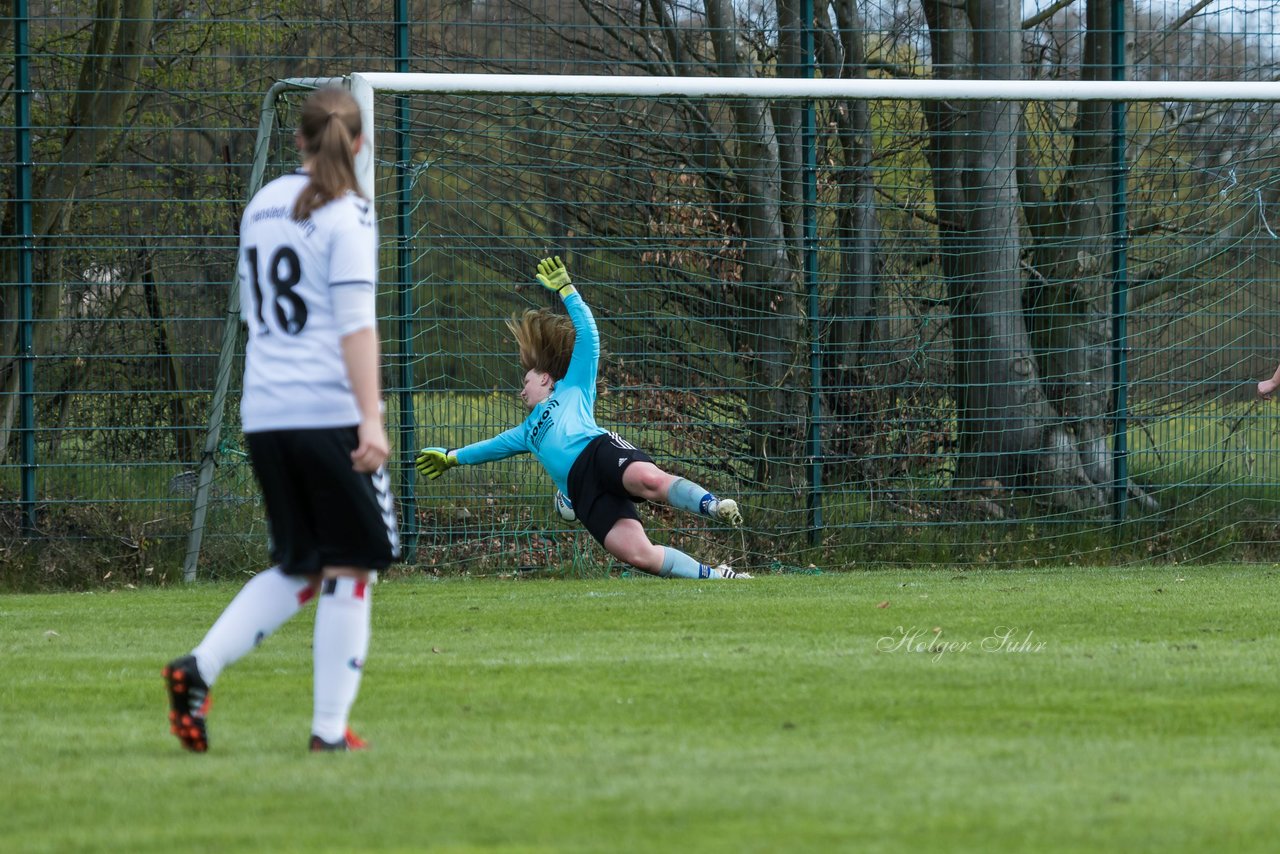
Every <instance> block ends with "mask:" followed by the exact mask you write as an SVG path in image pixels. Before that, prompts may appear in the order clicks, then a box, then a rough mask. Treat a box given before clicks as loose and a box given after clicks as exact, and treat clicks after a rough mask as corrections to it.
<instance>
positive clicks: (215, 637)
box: [164, 88, 400, 753]
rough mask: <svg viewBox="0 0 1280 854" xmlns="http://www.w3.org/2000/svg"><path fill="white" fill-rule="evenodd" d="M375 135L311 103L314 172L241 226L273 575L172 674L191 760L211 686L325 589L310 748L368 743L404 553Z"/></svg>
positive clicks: (253, 446)
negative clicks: (374, 674) (386, 410)
mask: <svg viewBox="0 0 1280 854" xmlns="http://www.w3.org/2000/svg"><path fill="white" fill-rule="evenodd" d="M362 140H363V138H362V137H361V124H360V110H359V107H358V106H357V104H356V102H355V100H354V99H353V98H352V97H351V95H350V94H348V93H347V92H345V91H344V90H341V89H336V88H330V89H321V90H318V91H317V92H315V93H313V94H312V95H311V96H310V97H309V98H308V99H307V101H306V103H305V105H304V106H303V108H302V116H301V120H300V121H299V125H298V132H297V137H296V141H297V144H298V148H299V150H300V151H301V152H302V168H301V169H299V170H298V171H296V172H294V173H293V174H290V175H285V176H284V177H281V178H278V179H276V180H275V181H272V182H271V183H270V184H268V185H267V186H265V187H263V188H262V189H261V190H260V191H259V192H258V193H257V194H256V195H255V196H254V197H253V199H252V201H250V202H249V206H248V208H246V209H245V212H244V217H243V219H242V220H241V223H240V270H239V272H240V295H241V317H242V318H243V319H244V321H245V323H246V325H247V326H248V347H247V350H246V353H245V371H244V397H243V400H242V402H241V407H240V408H241V414H242V417H243V422H244V432H245V437H246V440H247V442H248V446H249V456H250V459H251V461H252V463H253V470H254V474H255V475H256V476H257V478H258V483H259V485H260V487H261V489H262V494H263V499H264V503H265V504H266V512H267V522H268V527H269V532H270V549H271V559H272V561H274V563H275V565H274V566H272V567H271V568H269V569H267V570H265V571H263V572H260V573H258V574H257V575H255V576H254V577H253V578H252V579H250V580H249V582H248V583H247V584H245V586H244V587H243V588H242V589H241V590H240V592H239V593H238V594H237V595H236V597H235V599H234V600H232V602H231V604H230V605H228V606H227V608H226V610H225V611H223V612H222V615H221V616H220V617H219V618H218V619H217V621H216V622H215V623H214V624H213V627H212V628H211V629H209V632H208V634H206V635H205V637H204V640H202V641H201V642H200V643H199V645H197V646H196V648H195V649H193V650H192V651H191V653H190V654H188V655H184V656H181V657H179V658H177V659H174V660H173V661H172V662H170V663H169V665H168V666H167V667H165V668H164V677H165V684H166V687H167V688H168V693H169V704H170V712H169V720H170V724H171V730H172V732H173V733H174V735H176V736H177V737H178V739H179V741H181V742H182V746H183V747H185V748H187V749H188V750H192V751H196V752H199V753H203V752H204V751H206V750H208V748H209V736H208V732H207V729H206V726H205V716H206V714H207V712H208V709H209V691H210V688H211V687H212V686H213V684H214V682H215V681H216V680H217V678H218V675H219V674H220V673H221V672H222V669H223V668H224V667H226V666H227V665H228V664H231V663H232V662H234V661H236V660H237V659H239V658H240V657H241V656H243V655H244V654H245V653H247V652H249V651H250V650H251V649H253V648H254V647H255V646H257V645H258V644H259V643H261V642H262V640H263V638H265V637H267V636H268V635H270V634H271V633H272V632H274V631H275V630H276V629H278V628H279V627H280V626H281V625H283V624H284V622H285V621H286V620H288V619H289V618H290V617H292V616H293V615H294V614H296V613H298V611H299V610H301V609H302V607H303V606H304V605H305V604H306V603H307V602H309V601H310V600H311V599H313V598H316V597H317V595H318V599H319V601H318V603H317V605H316V620H315V638H314V644H313V647H312V657H313V661H314V678H315V682H314V709H313V717H312V724H311V741H310V744H309V747H310V749H311V750H312V751H329V750H352V749H358V748H362V747H365V746H366V745H365V743H364V742H363V741H361V740H360V739H359V738H358V737H357V736H355V734H354V733H352V731H351V729H350V727H349V726H348V716H349V713H350V710H351V706H352V704H353V703H354V702H355V698H356V693H357V691H358V690H359V686H360V675H361V670H362V668H363V667H364V661H365V655H366V653H367V651H368V648H369V606H370V595H371V584H372V581H373V580H374V577H375V575H376V571H377V570H379V569H384V568H386V567H387V566H389V565H390V564H391V563H392V562H393V561H394V560H396V559H398V558H399V556H400V547H399V542H398V535H397V521H396V510H395V505H394V499H393V498H392V495H391V492H390V487H389V483H388V479H387V474H386V470H385V469H384V467H383V466H384V464H385V463H386V460H387V453H388V448H389V444H388V440H387V432H386V428H385V426H384V425H383V420H382V409H381V400H380V398H381V390H380V388H379V375H378V371H379V352H378V336H377V323H376V321H377V318H376V314H375V299H374V297H375V282H376V281H377V254H378V234H377V225H376V223H375V221H374V215H373V210H372V206H371V205H370V203H369V201H368V200H367V199H365V198H363V197H362V196H361V195H360V191H359V189H358V185H357V182H356V174H355V153H356V152H357V151H358V150H359V148H360V145H361V143H362Z"/></svg>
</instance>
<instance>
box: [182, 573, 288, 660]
mask: <svg viewBox="0 0 1280 854" xmlns="http://www.w3.org/2000/svg"><path fill="white" fill-rule="evenodd" d="M309 582H310V580H309V579H308V578H306V577H305V576H301V575H285V574H284V573H283V572H281V571H280V567H278V566H273V567H271V568H270V569H268V570H265V571H263V572H259V573H258V574H257V575H255V576H254V577H253V578H250V579H249V581H248V583H246V584H245V586H244V587H241V588H240V592H239V593H237V594H236V598H234V599H232V600H231V604H230V605H228V606H227V607H226V609H225V610H224V611H223V612H222V614H221V615H220V616H219V617H218V619H217V621H216V622H215V623H214V624H213V627H212V628H210V629H209V632H208V634H206V635H205V636H204V640H202V641H200V645H199V646H197V647H196V648H195V649H194V650H192V655H194V656H195V657H196V666H197V667H198V668H199V670H200V676H201V677H203V678H204V681H205V682H206V683H207V684H209V685H212V684H213V683H214V681H216V680H217V678H218V675H219V674H221V673H222V668H224V667H226V666H227V665H228V664H231V663H232V662H235V661H237V660H238V659H240V657H241V656H243V655H244V654H245V653H247V652H248V651H249V650H251V649H253V648H254V647H255V646H257V645H258V644H260V643H262V641H263V640H264V639H265V638H267V637H268V636H269V635H271V633H272V632H274V631H275V630H276V629H278V628H280V627H281V626H283V625H284V624H285V622H287V621H288V619H289V618H290V617H292V616H293V615H294V614H296V613H298V611H299V610H301V609H302V606H303V605H305V604H306V603H307V602H308V600H310V599H311V596H312V592H311V586H310V583H309Z"/></svg>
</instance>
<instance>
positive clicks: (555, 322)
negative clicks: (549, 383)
mask: <svg viewBox="0 0 1280 854" xmlns="http://www.w3.org/2000/svg"><path fill="white" fill-rule="evenodd" d="M507 328H508V329H510V330H511V334H512V335H514V336H515V338H516V344H518V345H519V346H520V367H522V368H524V369H525V370H526V371H542V372H543V373H544V374H550V375H551V378H552V379H554V380H562V379H564V375H565V373H566V372H567V371H568V370H569V360H570V359H571V358H573V342H574V341H575V340H576V338H577V332H576V331H575V330H574V328H573V321H572V320H570V319H569V318H567V317H565V316H564V315H563V314H555V313H553V312H550V311H547V310H546V309H530V310H529V311H526V312H525V313H524V314H523V315H519V314H516V315H512V316H511V317H509V318H507Z"/></svg>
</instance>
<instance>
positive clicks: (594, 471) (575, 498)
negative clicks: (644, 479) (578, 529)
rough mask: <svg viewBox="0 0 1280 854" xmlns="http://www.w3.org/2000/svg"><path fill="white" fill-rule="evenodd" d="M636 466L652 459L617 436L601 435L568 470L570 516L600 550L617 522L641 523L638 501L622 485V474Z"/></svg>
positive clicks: (610, 434) (614, 434)
mask: <svg viewBox="0 0 1280 854" xmlns="http://www.w3.org/2000/svg"><path fill="white" fill-rule="evenodd" d="M637 462H646V463H651V462H653V459H652V458H651V457H650V456H649V455H648V454H646V453H645V452H644V451H642V450H640V449H639V448H637V447H635V446H634V445H632V444H630V443H629V442H627V440H625V439H623V438H622V437H621V436H619V435H618V434H617V433H603V434H601V435H599V436H597V437H596V438H594V439H592V440H591V444H589V445H587V446H586V447H585V448H583V449H582V453H581V454H579V455H578V458H577V459H576V460H574V461H573V467H572V468H570V469H569V477H568V478H567V481H568V482H567V483H566V486H568V487H569V500H570V501H572V502H573V512H574V513H576V514H577V515H578V521H579V522H581V523H582V524H583V526H584V527H585V528H586V529H587V530H588V531H590V532H591V536H593V537H595V538H596V541H597V542H598V543H600V545H602V546H603V545H604V538H605V537H606V536H608V534H609V532H610V531H612V530H613V526H614V524H616V523H617V521H618V520H619V519H635V520H637V521H638V520H639V519H640V511H639V510H637V509H636V501H638V500H640V499H637V498H636V497H635V496H633V495H631V494H630V493H628V492H627V490H626V487H624V486H623V485H622V473H623V472H624V471H626V470H627V466H629V465H631V464H632V463H637Z"/></svg>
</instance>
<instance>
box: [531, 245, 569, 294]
mask: <svg viewBox="0 0 1280 854" xmlns="http://www.w3.org/2000/svg"><path fill="white" fill-rule="evenodd" d="M537 278H538V281H539V282H541V283H542V286H543V287H544V288H546V289H547V290H549V291H555V292H556V293H558V294H559V295H560V296H561V297H567V296H568V295H569V294H573V293H577V292H578V291H577V288H575V287H574V286H573V280H572V279H570V278H569V270H568V269H567V268H566V267H565V266H564V262H563V261H561V260H560V256H559V255H557V256H556V257H554V258H544V259H542V260H541V261H539V262H538V277H537Z"/></svg>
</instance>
